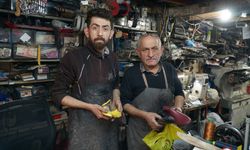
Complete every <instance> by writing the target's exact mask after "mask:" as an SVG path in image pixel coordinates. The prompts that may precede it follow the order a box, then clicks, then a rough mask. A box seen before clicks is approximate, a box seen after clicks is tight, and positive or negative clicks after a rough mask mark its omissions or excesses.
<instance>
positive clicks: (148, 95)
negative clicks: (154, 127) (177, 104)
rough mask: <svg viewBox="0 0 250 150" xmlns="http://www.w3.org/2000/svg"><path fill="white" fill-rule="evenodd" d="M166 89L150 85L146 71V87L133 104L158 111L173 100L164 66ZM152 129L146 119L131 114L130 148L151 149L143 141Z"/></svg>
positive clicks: (136, 149) (128, 131) (151, 110)
mask: <svg viewBox="0 0 250 150" xmlns="http://www.w3.org/2000/svg"><path fill="white" fill-rule="evenodd" d="M161 68H162V71H163V75H164V80H165V85H166V89H158V88H150V87H148V83H147V79H146V76H145V74H144V73H142V77H143V80H144V83H145V86H146V88H145V89H144V91H142V92H141V93H140V94H139V95H138V96H137V97H136V98H135V99H134V100H133V101H132V103H131V104H132V105H133V106H135V107H136V108H138V109H140V110H143V111H147V112H155V113H158V112H160V111H161V110H162V106H163V105H166V104H169V103H171V102H172V100H173V98H174V96H173V93H172V92H171V90H170V89H169V87H168V81H167V76H166V72H165V69H164V67H163V66H162V67H161ZM150 131H151V129H150V127H149V126H148V124H147V122H146V121H145V120H144V119H141V118H138V117H133V116H130V117H129V120H128V130H127V143H128V150H147V149H149V148H148V147H147V146H146V144H144V142H143V141H142V139H143V137H144V136H145V135H146V134H148V133H149V132H150Z"/></svg>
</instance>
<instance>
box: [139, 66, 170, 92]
mask: <svg viewBox="0 0 250 150" xmlns="http://www.w3.org/2000/svg"><path fill="white" fill-rule="evenodd" d="M161 69H162V71H163V76H164V81H165V86H166V89H168V79H167V75H166V71H165V69H164V67H163V65H161ZM142 78H143V81H144V84H145V86H146V88H148V81H147V78H146V75H145V73H142Z"/></svg>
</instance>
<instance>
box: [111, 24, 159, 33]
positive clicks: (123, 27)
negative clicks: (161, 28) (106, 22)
mask: <svg viewBox="0 0 250 150" xmlns="http://www.w3.org/2000/svg"><path fill="white" fill-rule="evenodd" d="M114 27H115V28H119V29H126V30H132V31H138V32H151V33H156V32H157V31H156V30H142V29H137V28H133V27H127V26H120V25H114Z"/></svg>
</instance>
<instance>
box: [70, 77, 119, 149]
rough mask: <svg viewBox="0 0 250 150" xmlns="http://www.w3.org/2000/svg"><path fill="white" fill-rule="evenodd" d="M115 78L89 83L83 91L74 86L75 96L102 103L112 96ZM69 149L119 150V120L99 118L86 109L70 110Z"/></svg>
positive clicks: (94, 102) (88, 101)
mask: <svg viewBox="0 0 250 150" xmlns="http://www.w3.org/2000/svg"><path fill="white" fill-rule="evenodd" d="M113 82H114V79H113V80H111V81H109V82H106V83H102V84H101V83H97V84H87V83H86V82H85V85H84V88H83V92H79V85H78V84H77V85H75V86H74V87H73V91H72V92H73V93H75V94H74V97H76V98H78V99H81V100H84V102H87V103H92V104H99V105H102V104H103V103H105V102H106V101H107V100H108V99H111V98H112V91H113ZM69 111H70V112H69V123H70V124H69V150H118V122H117V121H116V120H115V121H113V122H111V121H110V120H108V121H107V120H103V119H97V118H96V116H95V115H94V114H93V113H92V112H90V111H88V110H84V109H70V110H69Z"/></svg>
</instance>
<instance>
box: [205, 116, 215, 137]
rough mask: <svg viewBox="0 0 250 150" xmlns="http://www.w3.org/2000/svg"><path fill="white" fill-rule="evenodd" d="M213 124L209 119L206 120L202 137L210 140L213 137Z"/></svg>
mask: <svg viewBox="0 0 250 150" xmlns="http://www.w3.org/2000/svg"><path fill="white" fill-rule="evenodd" d="M215 127H216V126H215V124H214V123H213V122H211V121H208V122H206V124H205V130H204V135H203V137H204V139H206V140H208V141H212V140H213V138H214V131H215Z"/></svg>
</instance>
